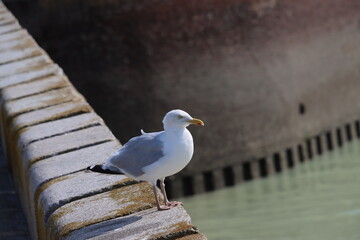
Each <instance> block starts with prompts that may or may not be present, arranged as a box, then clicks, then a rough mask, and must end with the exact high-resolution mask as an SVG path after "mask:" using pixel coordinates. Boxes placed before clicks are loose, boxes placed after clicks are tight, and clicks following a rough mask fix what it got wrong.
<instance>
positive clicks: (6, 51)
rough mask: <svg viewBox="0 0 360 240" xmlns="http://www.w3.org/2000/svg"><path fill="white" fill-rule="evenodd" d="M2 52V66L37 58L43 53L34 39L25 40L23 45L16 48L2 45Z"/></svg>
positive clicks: (0, 47)
mask: <svg viewBox="0 0 360 240" xmlns="http://www.w3.org/2000/svg"><path fill="white" fill-rule="evenodd" d="M14 42H15V41H14ZM0 51H1V53H2V54H0V64H4V63H9V62H12V61H16V60H19V59H24V58H29V57H32V56H37V55H40V54H42V53H43V51H42V50H41V49H40V48H39V47H38V46H37V44H36V43H35V41H34V40H33V39H32V38H27V39H24V41H23V42H22V43H20V44H19V45H15V46H11V45H10V46H6V44H0Z"/></svg>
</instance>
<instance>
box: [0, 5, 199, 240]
mask: <svg viewBox="0 0 360 240" xmlns="http://www.w3.org/2000/svg"><path fill="white" fill-rule="evenodd" d="M0 90H1V94H0V98H1V108H0V110H1V131H2V132H1V133H2V134H1V136H2V142H3V144H4V145H5V146H6V148H5V150H6V154H7V158H8V160H9V165H10V166H11V169H12V173H13V177H14V180H15V182H16V185H17V189H18V191H19V193H20V196H21V202H22V207H23V209H24V211H25V214H26V217H27V220H28V225H29V229H30V232H31V235H32V238H33V239H88V238H93V239H205V237H204V236H203V235H201V234H200V233H198V231H197V230H196V228H195V227H194V226H193V225H192V224H191V222H190V217H189V216H188V215H187V213H186V211H185V210H184V208H182V207H177V208H173V209H171V210H169V211H162V212H160V211H157V209H156V208H154V206H155V200H154V197H153V193H152V190H151V186H150V185H149V184H148V183H145V182H142V183H139V182H135V181H133V180H131V179H129V178H126V177H125V176H122V175H106V174H98V173H94V172H87V171H86V170H85V169H86V167H87V166H89V165H93V164H98V163H102V162H104V161H105V159H106V158H107V157H108V156H109V155H110V154H112V153H113V152H114V151H115V150H116V149H118V148H119V147H120V146H121V145H120V143H119V142H118V140H117V139H116V138H115V137H114V135H113V134H112V132H111V131H110V130H109V129H108V127H107V126H106V125H105V124H104V121H103V120H102V119H101V118H100V117H99V116H98V115H97V114H96V113H95V112H94V110H93V109H92V107H91V106H90V105H89V104H88V103H87V101H86V100H85V98H84V97H83V96H82V95H81V94H80V93H79V92H78V91H77V90H76V89H75V88H74V86H73V85H72V83H71V82H70V81H69V79H68V78H67V76H66V75H65V74H64V73H63V71H62V69H61V68H60V67H59V66H58V65H57V64H55V63H54V62H53V61H52V60H51V59H50V57H49V56H48V55H47V53H46V52H45V51H43V50H42V49H41V48H40V47H39V46H38V45H37V43H36V42H35V41H34V39H33V38H32V37H31V36H30V35H29V34H28V32H27V31H26V30H25V29H23V28H22V27H21V26H20V25H19V23H18V21H17V20H16V19H15V18H14V16H13V15H12V14H11V13H10V12H9V11H8V10H7V9H6V7H5V6H4V5H3V4H2V2H0Z"/></svg>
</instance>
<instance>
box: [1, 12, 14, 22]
mask: <svg viewBox="0 0 360 240" xmlns="http://www.w3.org/2000/svg"><path fill="white" fill-rule="evenodd" d="M15 21H17V20H16V19H15V18H14V16H13V15H12V14H11V13H10V12H6V13H3V14H1V15H0V25H6V24H10V23H12V22H15Z"/></svg>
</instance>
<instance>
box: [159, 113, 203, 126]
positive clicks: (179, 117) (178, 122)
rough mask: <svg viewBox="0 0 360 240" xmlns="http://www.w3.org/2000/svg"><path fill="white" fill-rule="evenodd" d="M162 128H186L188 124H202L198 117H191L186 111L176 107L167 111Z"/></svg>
mask: <svg viewBox="0 0 360 240" xmlns="http://www.w3.org/2000/svg"><path fill="white" fill-rule="evenodd" d="M163 124H164V128H165V129H166V128H186V127H187V126H189V125H190V124H195V125H199V126H204V122H203V121H201V120H200V119H197V118H193V117H191V116H190V115H189V114H188V113H187V112H185V111H183V110H180V109H176V110H172V111H170V112H168V113H167V114H166V115H165V117H164V119H163Z"/></svg>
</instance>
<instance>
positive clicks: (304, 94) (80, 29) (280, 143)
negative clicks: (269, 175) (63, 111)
mask: <svg viewBox="0 0 360 240" xmlns="http://www.w3.org/2000/svg"><path fill="white" fill-rule="evenodd" d="M9 6H11V7H13V9H14V10H15V11H18V12H19V13H21V14H19V16H20V17H21V20H22V22H23V23H24V24H25V25H26V26H28V27H29V29H31V31H33V33H34V36H35V38H36V39H38V41H39V43H40V44H41V45H42V46H43V47H44V48H45V49H46V50H47V51H48V52H50V53H51V55H52V56H53V57H54V58H55V59H56V61H58V62H60V63H61V66H63V67H64V69H65V70H66V72H67V73H68V74H69V76H71V79H74V80H73V81H72V82H73V83H74V84H75V85H76V86H77V87H78V88H79V89H80V90H81V92H82V93H84V94H85V96H86V97H87V99H89V101H90V103H91V105H92V106H93V107H94V108H95V109H96V111H97V112H99V114H100V115H101V116H102V117H103V118H104V119H105V121H106V122H107V123H108V124H109V126H110V128H111V129H113V132H114V134H115V135H116V136H117V137H118V138H119V139H120V141H122V142H125V141H127V140H128V139H129V138H130V137H132V136H134V135H137V134H139V130H140V129H141V128H143V129H144V130H145V131H156V130H160V129H161V127H162V126H161V121H160V120H161V118H162V117H163V115H164V113H166V112H167V111H168V110H170V109H174V108H181V109H184V110H186V111H188V112H189V113H190V114H192V115H193V116H194V117H198V118H201V119H203V120H204V121H205V123H206V127H205V128H203V129H195V128H192V129H191V131H192V132H193V135H194V140H195V147H196V149H195V156H194V159H193V160H192V162H191V163H190V164H189V166H188V167H187V168H186V169H185V170H184V171H183V172H181V173H180V174H178V175H176V176H177V177H175V178H173V179H172V180H173V181H172V185H173V186H177V187H175V188H174V189H173V195H182V194H184V193H186V194H191V193H194V192H201V191H204V188H205V186H206V184H203V182H204V181H205V182H210V183H211V182H213V183H214V184H215V185H216V184H218V185H219V186H221V185H222V184H221V183H220V182H221V181H220V180H219V179H223V180H224V179H225V178H226V177H227V176H228V175H229V174H230V175H235V177H238V175H239V174H242V173H243V172H244V173H245V174H248V173H247V172H248V171H247V170H246V169H248V167H243V165H245V166H249V165H252V164H255V165H257V164H258V163H259V161H260V160H261V161H262V159H264V158H266V159H268V158H270V159H272V158H273V155H275V156H278V155H279V156H282V155H284V156H285V154H286V152H292V153H293V154H295V152H298V149H302V148H299V146H300V145H301V144H303V143H306V142H308V140H309V139H312V138H311V137H314V136H320V135H324V134H325V133H326V132H327V131H328V130H331V129H333V128H334V127H336V126H343V125H345V124H347V123H348V122H352V123H353V121H355V120H356V119H357V117H358V116H359V113H360V104H359V103H360V99H359V98H360V95H359V94H358V93H359V89H360V81H359V79H360V70H359V69H360V27H359V22H360V6H359V1H358V0H345V1H337V0H329V1H326V3H325V2H324V1H322V0H305V1H285V0H277V1H276V0H240V1H239V0H228V1H223V0H210V1H208V0H199V1H192V0H185V1H184V0H181V1H180V0H171V1H168V0H166V1H165V0H164V1H161V0H143V1H142V0H140V1H136V2H135V1H130V0H121V1H102V0H74V1H48V0H41V1H37V3H36V4H35V3H34V1H23V2H22V3H20V4H14V3H11V2H9ZM24 6H26V7H27V8H24ZM34 13H36V14H34ZM139 116H141V118H140V117H139ZM309 141H310V140H309ZM307 145H309V144H305V147H306V146H307ZM310 145H311V144H310ZM280 152H281V154H280ZM304 152H305V150H304ZM275 159H278V157H276V158H275ZM281 159H284V157H282V158H281ZM261 161H260V162H261ZM271 161H272V160H271ZM234 169H240V170H234ZM241 169H245V170H244V171H243V170H241ZM235 172H236V174H235ZM224 173H227V174H224ZM230 182H231V181H230ZM192 183H194V184H195V185H194V186H193V187H192V188H193V190H188V188H189V186H192ZM214 184H210V185H214ZM182 185H184V188H183V189H184V190H183V191H180V192H179V189H181V186H182ZM215 188H216V187H215ZM201 189H202V190H201ZM207 189H208V188H207ZM210 189H211V188H210Z"/></svg>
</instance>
